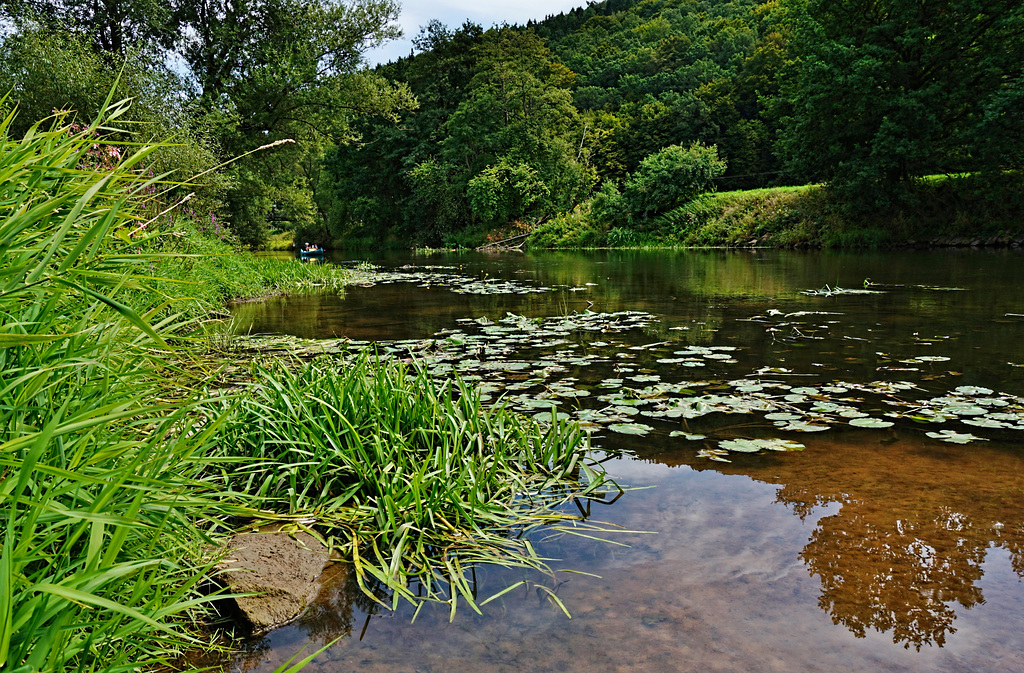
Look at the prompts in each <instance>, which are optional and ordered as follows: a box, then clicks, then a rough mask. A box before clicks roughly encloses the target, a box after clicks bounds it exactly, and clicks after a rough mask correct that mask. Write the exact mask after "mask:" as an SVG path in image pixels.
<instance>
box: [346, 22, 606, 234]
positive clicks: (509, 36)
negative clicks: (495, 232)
mask: <svg viewBox="0 0 1024 673" xmlns="http://www.w3.org/2000/svg"><path fill="white" fill-rule="evenodd" d="M418 44H420V45H422V46H429V47H431V48H432V49H433V51H431V52H426V53H423V54H420V55H417V56H416V57H414V58H413V59H411V60H410V61H403V62H399V63H398V64H393V65H392V66H389V67H386V68H382V69H381V70H380V72H381V73H383V74H387V75H391V76H394V75H398V76H401V77H402V78H403V79H405V80H406V81H407V82H408V83H409V84H410V86H411V88H412V91H413V92H414V93H415V94H416V95H417V96H418V97H419V102H420V105H421V109H420V111H419V112H417V113H416V114H413V115H410V116H408V117H407V118H406V119H405V120H403V124H402V127H401V128H400V129H396V128H395V127H394V126H393V125H390V124H376V125H367V126H364V127H362V128H361V130H362V133H363V141H364V142H363V145H362V146H361V147H359V148H347V149H343V150H339V151H338V152H336V153H334V154H333V155H332V157H331V159H330V161H329V163H328V171H329V173H330V175H331V178H332V179H333V180H334V181H335V185H336V187H335V188H334V190H333V191H332V194H333V195H334V198H335V209H334V211H333V213H334V214H335V215H334V216H335V217H336V218H337V219H335V220H334V221H332V222H331V229H332V232H333V233H337V234H341V233H343V232H346V233H347V232H351V233H353V234H356V235H361V234H362V233H363V232H364V231H365V230H366V229H367V228H372V229H376V230H377V231H378V232H386V231H387V230H388V229H390V228H393V227H394V228H401V229H405V230H406V231H408V232H409V233H411V234H412V238H413V241H415V242H419V243H426V244H438V243H440V242H443V241H445V240H451V238H452V237H453V236H454V237H459V236H460V235H461V233H462V232H469V231H471V230H475V229H476V228H478V227H479V226H480V225H502V224H506V223H508V222H509V221H512V220H516V219H522V218H528V219H540V218H545V217H550V216H551V215H553V214H554V213H557V212H559V211H562V210H567V209H570V208H571V207H572V206H573V205H575V204H576V203H578V202H579V201H580V200H581V199H582V198H584V197H585V196H586V194H587V193H588V192H589V191H590V189H591V187H592V185H593V182H594V175H593V171H592V170H591V169H590V168H589V167H588V166H587V164H586V157H585V153H584V152H582V150H581V148H580V142H581V138H583V136H584V134H585V130H584V128H583V123H582V122H581V120H580V118H579V114H578V113H577V111H576V109H575V108H574V107H573V106H572V97H571V94H570V92H569V88H568V87H569V86H570V85H571V83H572V81H573V75H572V73H571V72H569V71H568V70H567V69H565V68H564V67H563V66H560V65H559V64H557V63H555V62H553V61H552V60H551V54H550V52H549V51H548V50H547V48H546V47H545V46H544V45H543V43H542V42H541V41H540V40H539V39H538V38H537V36H536V35H533V34H532V33H530V32H524V31H520V30H516V29H513V28H500V29H492V30H489V31H486V32H483V31H481V30H480V29H479V27H476V26H473V25H471V24H467V25H466V26H463V27H462V29H460V30H458V31H449V30H448V29H447V28H445V27H444V26H442V25H440V24H432V25H431V26H428V27H427V29H425V31H424V34H423V36H421V38H420V40H419V41H418ZM442 82H449V83H450V84H451V86H450V87H440V86H439V83H442ZM367 166H372V167H373V170H368V169H367ZM381 172H384V173H385V174H388V173H390V174H391V175H392V177H390V178H387V179H385V180H381V179H380V173H381ZM393 176H400V177H402V178H404V179H403V180H398V181H396V180H395V179H394V177H393Z"/></svg>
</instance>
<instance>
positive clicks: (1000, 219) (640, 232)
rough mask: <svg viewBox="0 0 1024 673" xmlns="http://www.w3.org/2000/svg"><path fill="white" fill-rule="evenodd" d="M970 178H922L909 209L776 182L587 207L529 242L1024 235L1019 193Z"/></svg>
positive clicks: (813, 241) (856, 242) (964, 239)
mask: <svg viewBox="0 0 1024 673" xmlns="http://www.w3.org/2000/svg"><path fill="white" fill-rule="evenodd" d="M991 193H992V192H984V191H982V190H979V189H977V187H976V185H973V184H971V182H970V180H969V179H965V178H957V179H946V178H934V179H931V180H928V181H925V182H924V183H923V184H921V185H920V186H919V187H918V190H917V193H916V194H915V198H916V203H917V204H916V206H914V207H913V208H910V209H906V210H902V211H896V212H891V213H887V214H875V215H866V216H851V215H848V214H844V211H843V209H842V208H840V207H839V204H837V203H836V202H835V201H834V200H833V199H832V197H830V195H829V193H828V192H827V191H826V190H825V189H823V188H822V187H820V186H801V187H774V188H765V189H754V190H748V191H733V192H718V193H709V194H704V195H702V196H700V197H698V198H697V199H695V200H694V201H691V202H690V203H688V204H686V205H683V206H680V207H678V208H675V209H673V210H671V211H669V212H667V213H664V214H662V215H659V216H657V217H654V218H651V219H649V220H644V221H640V222H637V223H635V224H634V225H633V226H632V227H618V228H612V229H607V228H603V227H601V226H600V225H598V224H597V223H595V222H593V221H592V219H591V218H589V217H588V216H587V213H586V208H585V207H584V208H582V209H578V210H577V211H575V212H574V213H570V214H566V215H563V216H559V217H557V218H554V219H552V220H551V221H549V222H547V223H545V224H544V225H542V226H541V227H539V228H538V229H537V230H536V231H535V232H534V233H533V234H532V235H531V238H530V244H531V245H532V246H533V247H544V248H584V247H660V246H666V247H675V246H682V247H691V246H692V247H705V246H707V247H739V246H750V245H758V246H769V247H886V246H900V245H906V244H913V243H921V242H925V243H935V244H941V245H970V244H972V243H976V242H983V243H984V242H988V243H1002V244H1009V243H1011V242H1012V241H1014V240H1019V239H1020V238H1021V237H1022V236H1024V196H1022V192H1021V189H1020V187H1019V185H1015V184H1012V183H1009V184H1007V185H1006V186H1005V188H1004V189H1003V190H1002V191H1001V192H998V193H999V194H1000V196H999V197H995V198H994V197H992V196H990V194H991Z"/></svg>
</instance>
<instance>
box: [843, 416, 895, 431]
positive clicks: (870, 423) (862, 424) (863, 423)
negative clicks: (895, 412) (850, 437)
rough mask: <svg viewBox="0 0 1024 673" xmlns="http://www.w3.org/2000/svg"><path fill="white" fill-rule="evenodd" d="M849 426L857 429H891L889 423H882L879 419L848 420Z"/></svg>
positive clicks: (890, 423)
mask: <svg viewBox="0 0 1024 673" xmlns="http://www.w3.org/2000/svg"><path fill="white" fill-rule="evenodd" d="M850 425H853V426H855V427H858V428H891V427H892V425H893V424H892V422H891V421H883V420H882V419H880V418H870V417H867V418H853V419H851V420H850Z"/></svg>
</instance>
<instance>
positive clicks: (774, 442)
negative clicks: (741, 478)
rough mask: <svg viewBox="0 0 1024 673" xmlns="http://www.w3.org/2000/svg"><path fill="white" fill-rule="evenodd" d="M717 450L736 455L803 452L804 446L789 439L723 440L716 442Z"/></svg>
mask: <svg viewBox="0 0 1024 673" xmlns="http://www.w3.org/2000/svg"><path fill="white" fill-rule="evenodd" d="M718 446H719V448H722V449H726V450H727V451H733V452H737V453H757V452H758V451H762V450H768V451H803V450H804V445H803V444H801V443H800V442H794V441H793V440H791V439H723V440H722V441H720V442H718Z"/></svg>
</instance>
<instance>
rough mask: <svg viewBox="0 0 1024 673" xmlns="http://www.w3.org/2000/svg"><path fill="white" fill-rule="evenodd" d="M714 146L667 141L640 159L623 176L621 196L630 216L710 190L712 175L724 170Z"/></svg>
mask: <svg viewBox="0 0 1024 673" xmlns="http://www.w3.org/2000/svg"><path fill="white" fill-rule="evenodd" d="M725 167H726V165H725V161H724V160H723V159H719V158H718V148H717V147H716V146H714V145H712V146H711V147H708V146H706V145H702V144H700V143H697V142H695V143H693V144H692V145H690V146H689V147H688V148H683V147H682V146H680V145H669V146H668V147H666V148H665V149H663V150H661V151H659V152H655V153H654V154H652V155H650V156H648V157H647V158H646V159H644V160H643V161H641V162H640V167H639V168H638V169H637V171H636V173H633V174H632V175H630V177H629V179H628V180H626V185H625V189H624V191H623V197H624V199H625V202H626V207H627V208H628V209H629V211H630V213H631V214H632V215H634V216H636V215H639V216H642V217H644V218H646V217H649V216H651V215H654V214H656V213H660V212H664V211H666V210H669V209H670V208H674V207H676V206H679V205H681V204H683V203H685V202H686V201H689V200H690V199H692V198H694V197H695V196H697V195H698V194H701V193H704V192H709V191H714V182H713V180H714V178H716V177H719V176H720V175H722V174H723V173H725Z"/></svg>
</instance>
